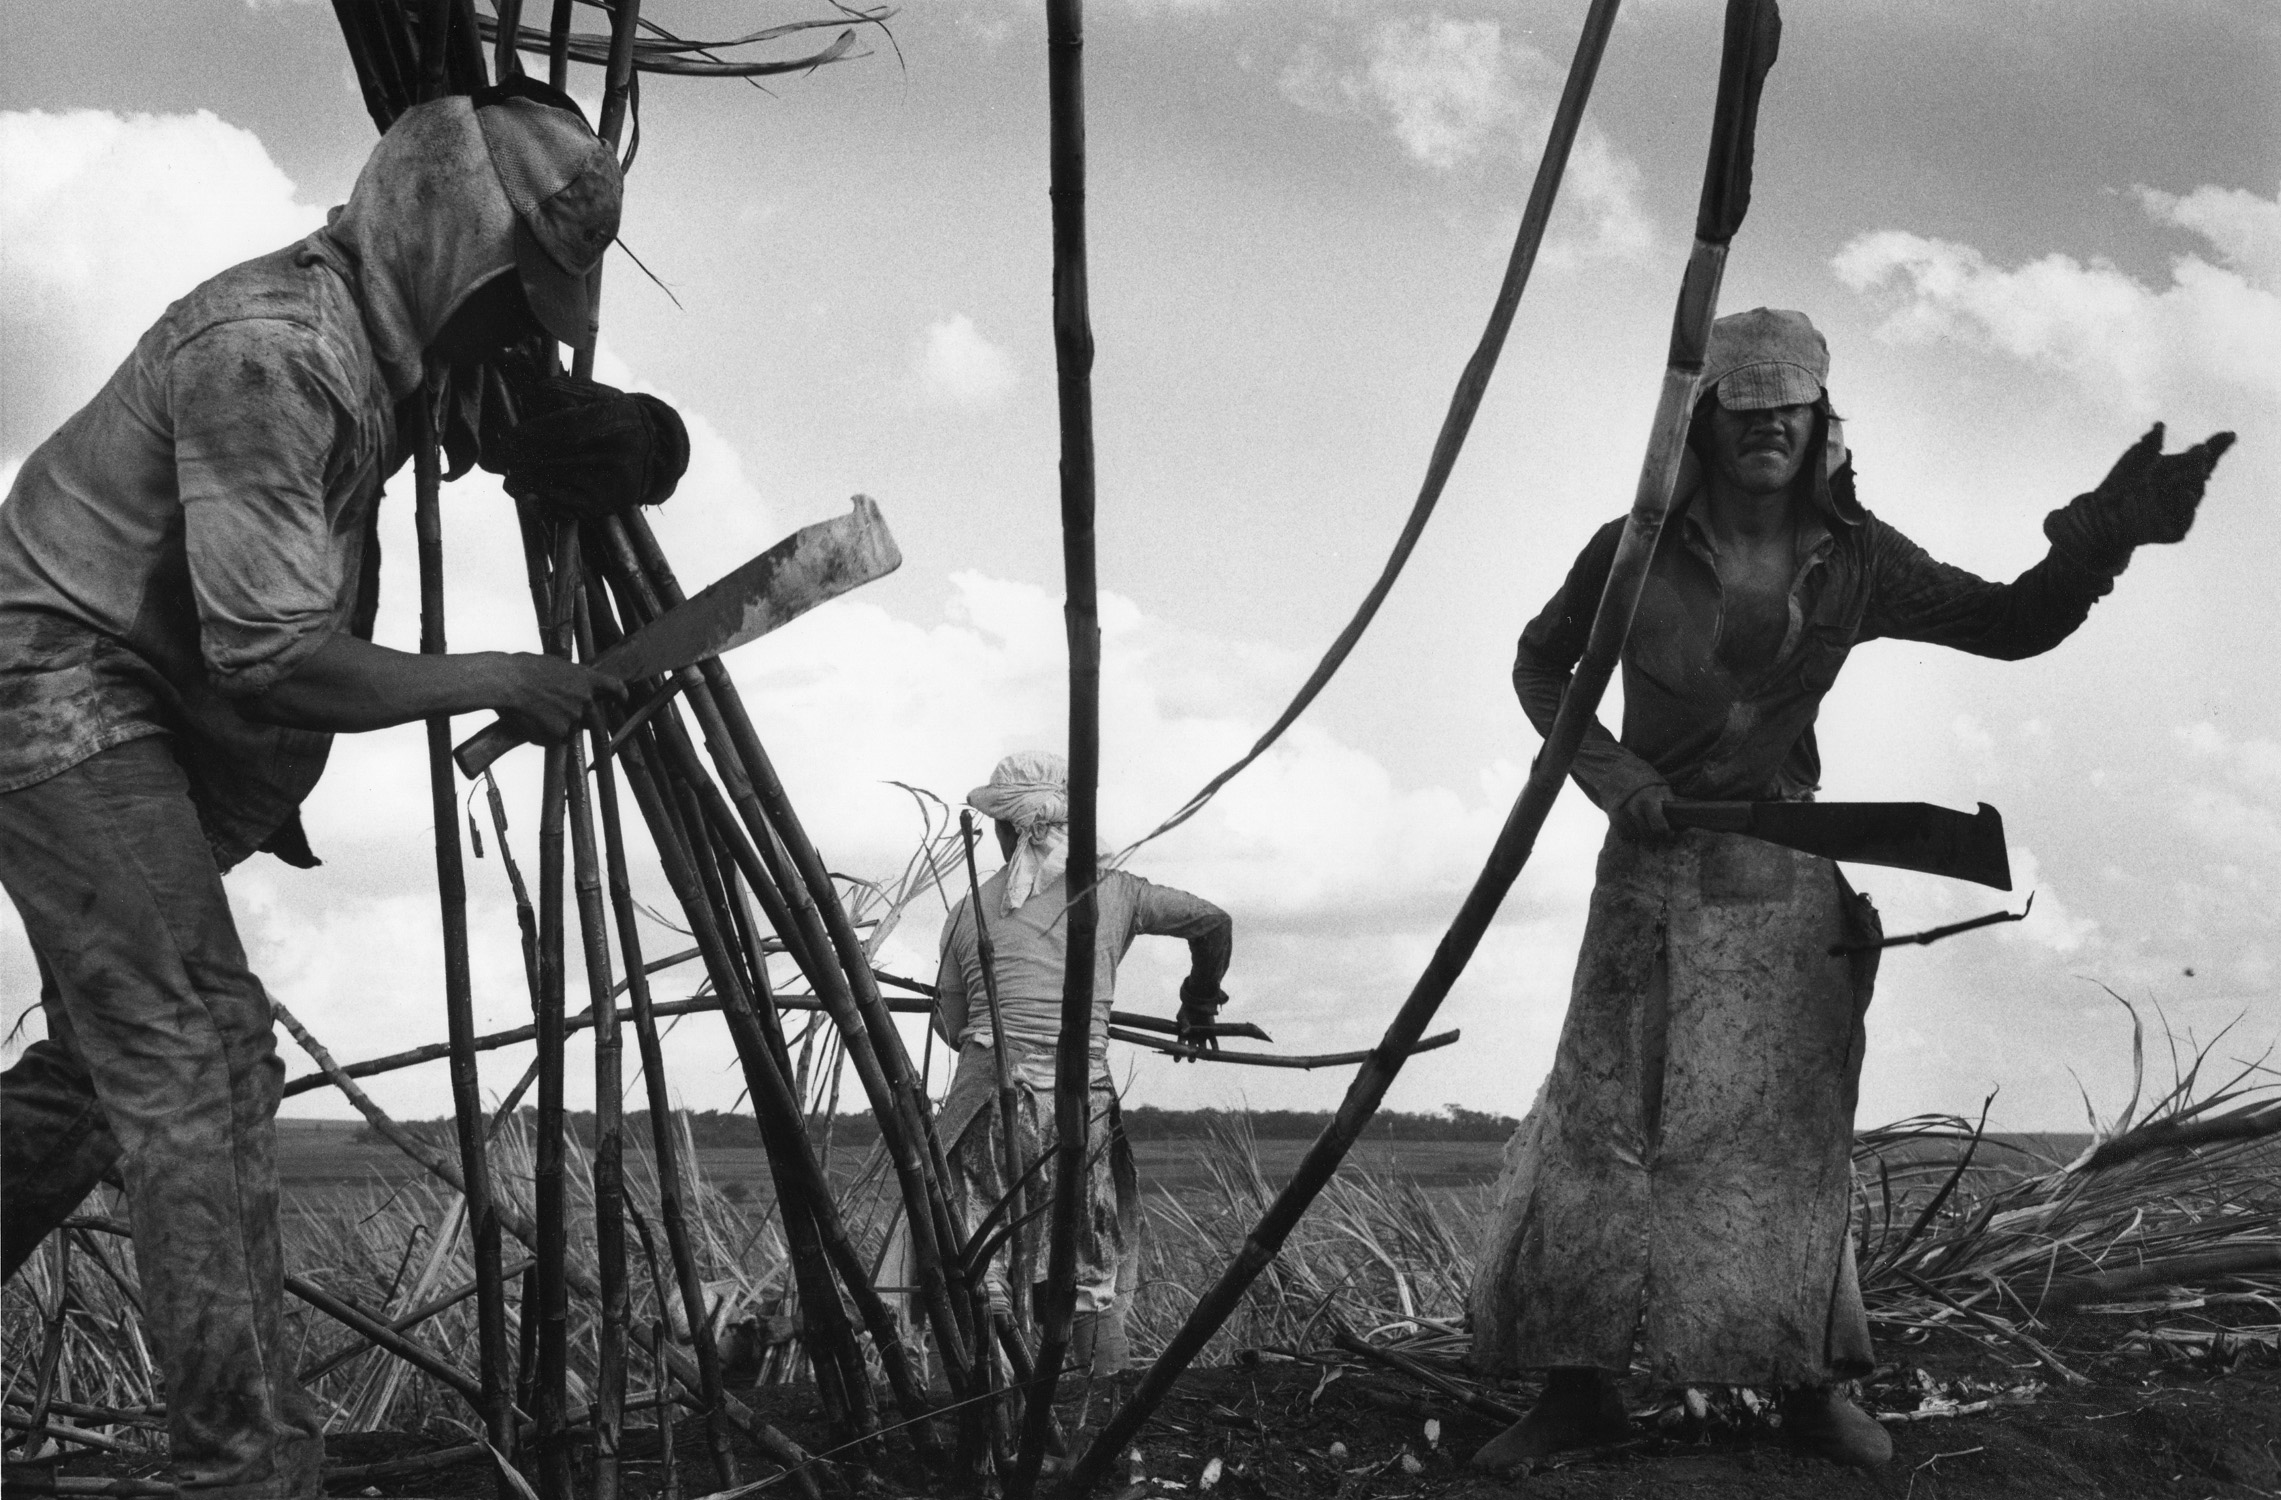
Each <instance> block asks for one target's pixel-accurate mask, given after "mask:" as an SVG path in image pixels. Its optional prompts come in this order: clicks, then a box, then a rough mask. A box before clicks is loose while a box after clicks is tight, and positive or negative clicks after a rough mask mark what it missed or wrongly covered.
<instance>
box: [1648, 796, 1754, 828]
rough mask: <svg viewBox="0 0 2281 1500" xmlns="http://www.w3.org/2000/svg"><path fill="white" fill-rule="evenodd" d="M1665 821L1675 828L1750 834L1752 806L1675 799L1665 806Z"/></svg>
mask: <svg viewBox="0 0 2281 1500" xmlns="http://www.w3.org/2000/svg"><path fill="white" fill-rule="evenodd" d="M1663 819H1664V821H1665V822H1667V823H1669V824H1670V825H1671V826H1672V827H1674V828H1707V829H1709V830H1711V831H1712V832H1713V833H1748V832H1750V804H1749V803H1747V802H1688V801H1683V800H1681V799H1679V798H1673V799H1672V800H1671V801H1669V802H1666V803H1664V804H1663Z"/></svg>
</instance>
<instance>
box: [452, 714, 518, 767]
mask: <svg viewBox="0 0 2281 1500" xmlns="http://www.w3.org/2000/svg"><path fill="white" fill-rule="evenodd" d="M522 743H523V737H522V736H521V735H519V734H517V733H515V731H514V730H512V729H509V728H508V727H507V724H506V721H505V720H503V719H494V720H493V721H492V722H491V723H490V724H489V725H487V726H485V727H484V728H482V729H478V730H477V731H475V733H473V734H471V735H469V736H468V737H467V738H466V739H464V740H461V741H460V742H459V743H458V744H457V745H455V746H453V747H452V752H451V758H452V763H453V764H455V765H457V766H458V767H459V774H460V775H462V776H465V777H466V778H467V779H468V780H470V781H473V780H474V779H475V778H476V777H478V776H481V775H482V774H483V773H484V771H485V769H486V768H488V767H489V766H490V764H491V762H493V761H495V760H497V759H498V758H499V757H500V756H502V755H505V754H506V753H507V752H508V751H510V750H512V749H514V748H515V747H516V746H517V745H520V744H522Z"/></svg>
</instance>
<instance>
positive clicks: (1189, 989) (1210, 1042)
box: [1174, 974, 1228, 1062]
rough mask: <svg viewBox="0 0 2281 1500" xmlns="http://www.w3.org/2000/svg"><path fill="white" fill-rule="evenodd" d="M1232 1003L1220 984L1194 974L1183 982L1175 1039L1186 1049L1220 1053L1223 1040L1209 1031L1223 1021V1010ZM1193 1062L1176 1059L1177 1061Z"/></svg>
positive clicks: (1181, 984)
mask: <svg viewBox="0 0 2281 1500" xmlns="http://www.w3.org/2000/svg"><path fill="white" fill-rule="evenodd" d="M1227 1003H1228V997H1227V992H1226V991H1224V990H1222V989H1221V988H1220V987H1219V986H1218V985H1217V984H1210V983H1206V982H1204V981H1202V980H1199V979H1198V978H1197V977H1196V976H1195V975H1193V974H1191V975H1189V976H1188V977H1187V978H1186V979H1183V980H1181V981H1180V1012H1179V1014H1178V1015H1177V1016H1176V1017H1174V1021H1175V1024H1177V1025H1178V1026H1179V1028H1180V1029H1179V1031H1178V1032H1177V1033H1176V1034H1175V1039H1176V1040H1177V1041H1178V1042H1179V1043H1180V1044H1181V1045H1182V1046H1183V1047H1196V1048H1200V1049H1202V1050H1203V1051H1206V1052H1217V1051H1219V1050H1220V1039H1219V1038H1218V1037H1216V1036H1214V1035H1213V1034H1212V1033H1211V1031H1210V1030H1209V1028H1210V1026H1211V1025H1212V1023H1213V1022H1215V1021H1217V1020H1218V1019H1219V1018H1220V1007H1221V1006H1223V1005H1225V1004H1227ZM1189 1060H1190V1059H1185V1058H1176V1059H1174V1061H1176V1062H1184V1061H1189Z"/></svg>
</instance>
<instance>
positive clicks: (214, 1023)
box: [0, 737, 323, 1500]
mask: <svg viewBox="0 0 2281 1500" xmlns="http://www.w3.org/2000/svg"><path fill="white" fill-rule="evenodd" d="M0 884H4V885H5V886H6V888H7V891H8V895H9V898H10V899H11V900H12V901H14V902H15V904H16V910H17V912H18V913H19V914H20V915H21V916H22V918H23V922H24V931H25V933H26V935H27V936H28V937H29V938H30V939H31V945H32V951H33V953H34V954H35V956H36V957H37V959H38V962H39V969H40V980H41V994H40V1001H41V1005H42V1006H43V1008H44V1009H45V1011H46V1016H47V1023H48V1036H47V1039H46V1040H45V1041H41V1042H36V1043H34V1044H33V1045H32V1046H31V1047H30V1048H29V1049H28V1050H27V1051H26V1053H25V1055H24V1057H23V1058H22V1060H21V1061H19V1062H18V1063H17V1064H16V1066H14V1067H13V1068H10V1069H9V1070H8V1071H7V1073H6V1074H5V1075H0V1226H4V1239H5V1245H4V1249H5V1258H6V1269H7V1271H8V1272H9V1273H10V1274H13V1273H14V1271H15V1269H16V1267H17V1266H18V1265H20V1264H21V1263H22V1262H23V1260H24V1259H25V1257H27V1256H28V1255H30V1253H31V1252H32V1250H33V1249H34V1248H36V1247H37V1246H38V1244H39V1243H40V1241H41V1240H42V1239H43V1238H45V1236H46V1235H47V1234H48V1233H49V1231H51V1230H53V1229H54V1228H55V1227H56V1226H57V1225H59V1224H60V1223H61V1222H62V1221H63V1219H64V1217H65V1216H66V1215H68V1214H69V1213H71V1212H72V1211H73V1210H74V1209H75V1208H77V1207H78V1206H79V1204H80V1202H81V1200H83V1199H84V1198H85V1197H86V1196H87V1194H88V1193H89V1192H90V1191H91V1190H92V1189H93V1188H94V1186H95V1184H96V1183H97V1182H98V1181H99V1180H100V1179H101V1177H102V1176H103V1174H104V1173H105V1172H106V1171H107V1170H108V1169H109V1168H111V1167H112V1166H113V1165H114V1164H116V1166H117V1168H118V1170H119V1172H120V1174H121V1176H122V1177H123V1178H124V1180H125V1183H126V1190H127V1201H128V1205H129V1211H130V1214H131V1217H132V1220H133V1226H134V1235H135V1259H136V1263H137V1266H138V1269H139V1271H140V1274H141V1280H142V1300H143V1312H144V1322H143V1326H144V1333H145V1336H146V1337H147V1338H148V1340H149V1341H150V1344H151V1346H152V1351H153V1353H154V1354H155V1355H156V1356H157V1359H158V1362H159V1365H160V1367H161V1369H162V1371H163V1373H164V1375H165V1379H166V1404H167V1429H168V1434H169V1437H170V1438H171V1440H172V1448H173V1459H174V1464H175V1467H176V1469H177V1470H178V1471H179V1473H178V1478H177V1482H179V1483H181V1484H183V1485H185V1486H186V1487H191V1488H194V1489H195V1490H196V1491H197V1492H198V1493H199V1494H201V1495H204V1496H211V1497H217V1500H220V1497H228V1500H236V1497H239V1496H244V1497H248V1500H256V1497H258V1500H299V1497H302V1496H312V1495H316V1494H319V1493H320V1487H319V1483H318V1468H319V1464H320V1462H321V1459H322V1454H323V1438H322V1436H321V1431H320V1428H319V1426H318V1424H317V1422H316V1421H315V1420H314V1414H313V1409H312V1407H311V1405H310V1403H309V1401H308V1399H307V1397H306V1396H304V1395H303V1394H302V1392H301V1389H300V1386H299V1384H298V1382H296V1381H295V1379H294V1376H293V1368H292V1362H291V1351H290V1349H289V1348H288V1347H287V1344H286V1341H285V1338H284V1333H283V1328H282V1326H281V1316H280V1306H279V1303H280V1299H281V1296H282V1293H283V1286H282V1279H283V1274H284V1268H283V1264H282V1260H281V1256H280V1251H279V1244H278V1221H277V1163H276V1158H275V1139H276V1132H275V1120H276V1116H277V1102H278V1090H279V1088H280V1086H281V1084H282V1082H283V1079H284V1065H283V1064H282V1063H281V1062H280V1061H279V1059H278V1056H277V1047H276V1041H275V1037H274V1034H273V1031H272V1022H271V1015H270V1005H269V996H268V995H267V993H266V992H265V991H264V990H263V989H262V986H261V982H260V980H258V979H256V978H255V977H254V975H253V973H252V971H251V970H249V969H248V968H247V967H246V957H245V950H244V948H243V946H242V945H241V944H240V943H239V941H238V933H237V926H236V924H235V923H234V922H233V921H232V920H231V917H230V909H229V903H228V901H227V900H226V899H225V897H224V895H223V892H222V879H221V872H220V871H219V870H218V869H217V868H216V867H215V864H214V859H213V855H212V853H211V852H210V851H209V849H208V847H207V843H206V839H205V835H204V834H203V832H202V831H201V830H200V828H199V824H198V816H197V812H196V810H195V808H194V807H193V806H192V804H191V801H190V795H189V787H188V784H187V782H186V780H185V778H184V776H183V773H182V770H181V767H180V766H178V765H177V764H176V763H175V760H174V757H173V754H172V752H171V749H170V741H168V740H167V739H166V738H164V737H151V738H145V739H138V740H132V741H129V742H128V743H126V744H124V745H120V746H116V747H114V748H112V749H110V750H106V751H104V752H102V753H101V754H99V755H96V756H93V757H92V758H90V759H88V760H86V761H83V762H81V763H80V764H79V765H77V766H75V767H73V768H72V769H70V770H68V771H65V772H63V773H62V774H60V775H58V776H54V777H51V778H49V779H48V780H46V781H42V782H39V783H37V784H35V785H32V786H29V787H24V788H21V789H19V790H17V791H13V792H6V793H0Z"/></svg>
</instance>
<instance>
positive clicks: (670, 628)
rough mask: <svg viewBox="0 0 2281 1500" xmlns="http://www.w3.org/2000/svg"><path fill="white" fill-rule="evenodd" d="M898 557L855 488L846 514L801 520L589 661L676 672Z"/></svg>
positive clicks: (642, 671) (627, 674)
mask: <svg viewBox="0 0 2281 1500" xmlns="http://www.w3.org/2000/svg"><path fill="white" fill-rule="evenodd" d="M902 564H903V554H902V552H901V551H900V550H899V549H898V548H897V547H896V545H895V538H894V537H892V536H890V535H889V534H888V531H887V522H886V520H885V518H884V517H882V516H881V515H880V514H879V506H878V505H877V504H876V503H875V502H874V501H873V500H872V498H871V497H870V496H869V495H858V496H856V497H855V506H854V508H853V509H852V510H850V511H849V512H848V513H847V514H846V515H844V516H837V517H834V518H833V519H831V520H829V521H819V522H817V523H816V524H815V525H813V526H803V527H801V528H800V529H799V530H798V531H795V532H793V533H792V534H791V535H790V536H788V537H786V538H785V539H784V540H783V541H781V542H778V543H777V544H776V545H775V546H773V547H771V548H769V549H768V550H767V551H766V552H763V553H761V554H760V556H758V557H756V558H754V559H753V560H752V561H751V562H748V563H746V564H745V565H744V566H743V567H741V568H738V569H736V570H734V571H733V572H730V573H726V574H724V575H722V576H721V577H720V578H718V579H715V580H714V581H713V582H712V583H710V584H708V585H707V586H706V587H705V588H704V589H703V590H702V591H701V592H699V593H698V594H696V595H695V596H693V597H692V598H690V599H689V600H687V601H686V602H684V603H682V604H680V605H677V606H675V607H674V608H673V609H670V610H668V611H666V612H665V613H664V614H662V615H660V616H658V618H657V619H655V620H653V621H651V622H650V624H649V626H648V628H647V629H644V630H637V631H635V632H634V633H633V634H632V635H630V636H628V637H627V638H626V639H625V640H623V641H620V642H619V643H618V644H617V645H616V646H614V647H612V648H611V649H610V650H608V651H606V652H604V653H603V654H602V655H601V657H600V658H599V659H598V660H596V661H595V663H594V666H595V668H596V670H598V671H603V672H607V673H609V674H610V675H611V676H613V677H616V678H618V679H619V680H621V681H632V680H633V679H635V678H640V677H657V676H662V675H663V674H665V673H667V672H677V671H679V670H680V669H681V668H683V667H687V666H694V665H695V664H696V663H698V662H701V661H703V660H704V659H705V658H707V657H709V656H718V655H720V654H721V653H722V652H724V651H728V650H732V649H734V648H736V647H738V646H741V645H743V644H744V643H745V642H747V641H751V640H757V639H758V638H759V637H761V636H764V635H766V634H768V633H769V632H770V631H771V630H774V629H776V628H777V627H778V626H779V625H783V624H786V623H787V622H789V621H791V620H793V619H795V618H796V617H798V616H800V615H802V614H805V613H807V612H808V611H809V610H811V609H813V608H815V607H816V606H817V605H819V604H821V603H823V602H824V601H825V600H827V599H834V598H837V597H838V596H840V595H841V594H844V593H846V592H848V591H849V590H850V589H853V588H858V587H860V586H862V585H863V584H866V583H869V582H871V581H872V580H873V579H875V578H884V577H886V576H887V575H888V574H889V573H892V572H894V571H895V570H896V569H897V568H899V567H901V566H902Z"/></svg>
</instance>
